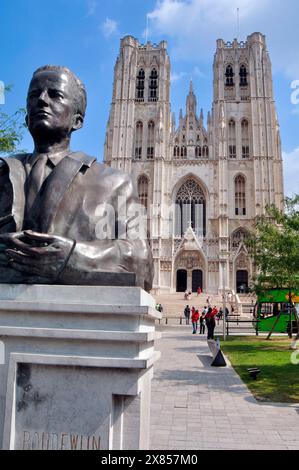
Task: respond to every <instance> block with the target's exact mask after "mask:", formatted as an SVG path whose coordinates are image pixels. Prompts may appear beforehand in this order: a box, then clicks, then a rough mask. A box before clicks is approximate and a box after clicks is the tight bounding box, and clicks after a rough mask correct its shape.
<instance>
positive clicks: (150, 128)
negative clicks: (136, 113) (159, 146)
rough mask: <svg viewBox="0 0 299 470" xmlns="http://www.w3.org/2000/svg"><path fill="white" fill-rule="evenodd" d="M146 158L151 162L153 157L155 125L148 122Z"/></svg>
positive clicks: (152, 122)
mask: <svg viewBox="0 0 299 470" xmlns="http://www.w3.org/2000/svg"><path fill="white" fill-rule="evenodd" d="M146 156H147V158H148V159H149V160H152V159H153V158H154V156H155V123H154V121H149V123H148V127H147V154H146Z"/></svg>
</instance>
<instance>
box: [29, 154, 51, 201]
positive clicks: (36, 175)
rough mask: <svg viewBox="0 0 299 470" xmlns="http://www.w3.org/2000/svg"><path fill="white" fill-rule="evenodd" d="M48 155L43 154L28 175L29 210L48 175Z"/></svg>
mask: <svg viewBox="0 0 299 470" xmlns="http://www.w3.org/2000/svg"><path fill="white" fill-rule="evenodd" d="M47 161H48V155H41V156H40V157H38V159H37V160H36V162H35V163H34V165H33V167H32V169H31V172H30V174H29V177H28V183H27V184H28V192H27V204H26V206H27V210H30V209H31V207H32V205H33V203H34V201H35V199H36V196H37V195H38V193H39V191H40V189H41V187H42V184H43V182H44V180H45V178H46V176H47V174H46V168H47Z"/></svg>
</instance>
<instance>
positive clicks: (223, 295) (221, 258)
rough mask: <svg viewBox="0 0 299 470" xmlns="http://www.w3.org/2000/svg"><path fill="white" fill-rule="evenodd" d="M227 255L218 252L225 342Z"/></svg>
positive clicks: (224, 337) (224, 252)
mask: <svg viewBox="0 0 299 470" xmlns="http://www.w3.org/2000/svg"><path fill="white" fill-rule="evenodd" d="M228 255H229V253H228V252H226V251H221V252H220V260H221V266H222V301H223V341H225V340H226V316H225V313H226V292H225V284H226V277H225V275H226V273H225V265H226V262H227V261H226V256H228Z"/></svg>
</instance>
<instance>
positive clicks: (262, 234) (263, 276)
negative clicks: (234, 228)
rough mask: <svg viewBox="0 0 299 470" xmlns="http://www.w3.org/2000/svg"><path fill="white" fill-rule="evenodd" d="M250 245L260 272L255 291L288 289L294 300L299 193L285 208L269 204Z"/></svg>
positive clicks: (298, 267)
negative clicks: (280, 208) (282, 209)
mask: <svg viewBox="0 0 299 470" xmlns="http://www.w3.org/2000/svg"><path fill="white" fill-rule="evenodd" d="M248 246H249V250H250V252H251V255H252V257H253V259H254V262H255V265H256V271H257V274H256V276H255V278H254V279H253V290H254V291H255V292H256V293H257V294H258V293H260V292H262V291H264V290H265V289H271V288H273V289H279V288H284V289H288V290H289V296H290V302H291V295H292V291H293V290H294V289H299V195H296V196H294V197H292V198H287V199H286V200H285V210H284V211H280V210H278V209H277V208H276V207H273V206H271V207H268V208H267V214H266V215H265V216H263V217H261V218H259V219H258V220H257V223H256V225H255V230H254V232H253V234H252V236H251V237H250V239H249V241H248ZM298 321H299V320H298ZM297 339H299V335H297Z"/></svg>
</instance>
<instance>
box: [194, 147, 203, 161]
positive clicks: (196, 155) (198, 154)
mask: <svg viewBox="0 0 299 470" xmlns="http://www.w3.org/2000/svg"><path fill="white" fill-rule="evenodd" d="M201 156H202V152H201V147H200V145H197V146H196V147H195V157H196V158H201Z"/></svg>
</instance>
